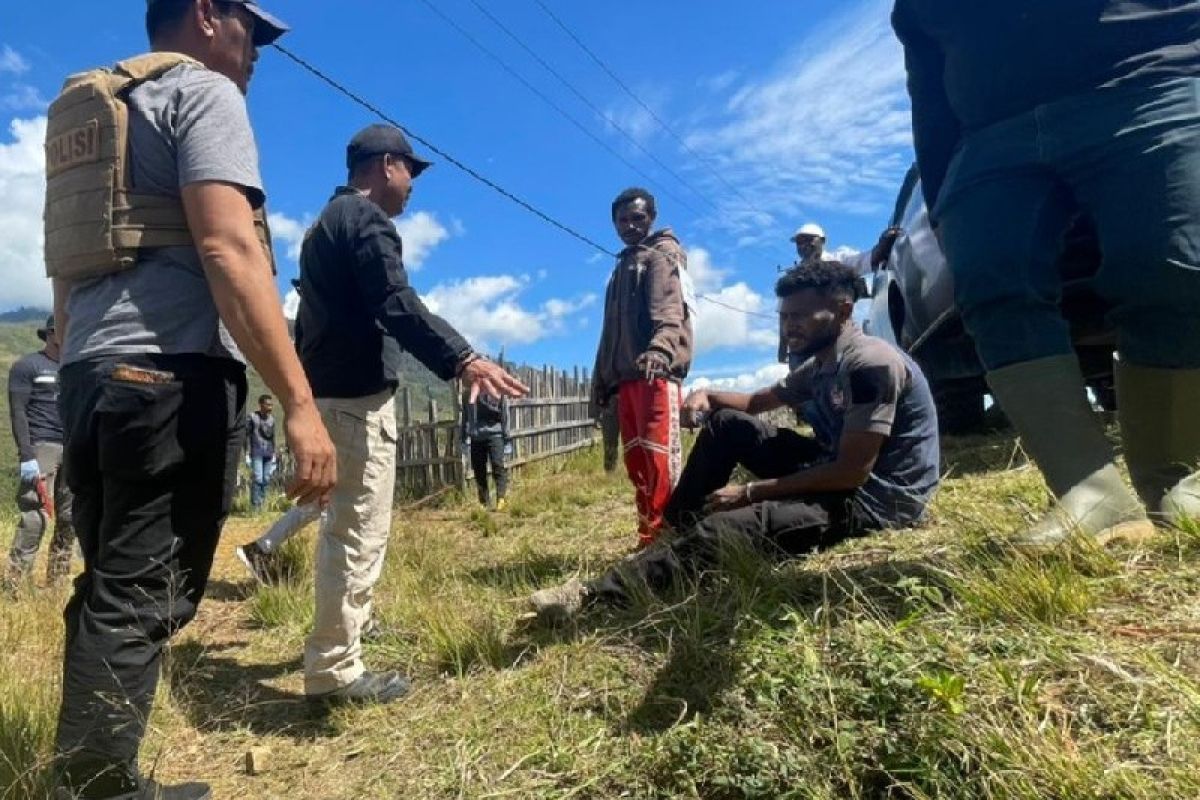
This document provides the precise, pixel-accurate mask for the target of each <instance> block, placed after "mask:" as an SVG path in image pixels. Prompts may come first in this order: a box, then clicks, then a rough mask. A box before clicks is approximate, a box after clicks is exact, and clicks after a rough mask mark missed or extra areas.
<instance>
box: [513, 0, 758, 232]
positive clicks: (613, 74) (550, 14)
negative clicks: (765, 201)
mask: <svg viewBox="0 0 1200 800" xmlns="http://www.w3.org/2000/svg"><path fill="white" fill-rule="evenodd" d="M533 2H534V3H536V4H537V6H538V8H540V9H542V11H544V12H545V13H546V16H548V17H550V19H551V20H553V21H554V24H555V25H557V26H558V27H559V28H560V29H561V30H562V32H563V33H565V34H566V35H567V36H568V37H569V38H570V39H571V41H573V42H575V44H576V45H578V46H579V49H580V50H582V51H583V52H584V53H586V54H587V56H588V57H589V58H590V59H591V60H592V61H593V62H595V64H596V66H598V67H600V69H602V70H603V71H604V72H605V74H606V75H608V77H610V78H612V80H613V82H614V83H616V84H617V86H619V87H621V90H622V91H623V92H625V94H627V95H629V97H630V98H631V99H632V100H633V102H635V103H637V104H638V105H639V106H641V108H642V110H644V111H645V112H646V113H647V114H649V115H650V118H651V119H653V120H654V122H655V123H656V124H657V125H658V127H660V128H662V129H663V130H664V131H665V132H666V133H667V135H669V136H670V137H671V138H672V139H674V140H675V141H676V142H677V143H678V144H679V146H680V147H682V148H683V149H684V150H686V151H687V152H688V153H689V154H690V155H691V156H692V157H693V158H695V159H696V160H697V161H700V162H701V163H703V164H704V165H705V166H707V167H708V168H709V170H711V171H712V173H713V175H714V176H716V178H717V180H719V181H720V182H721V183H722V184H724V186H725V188H726V189H728V190H729V191H731V192H733V194H734V195H736V196H737V197H738V198H739V199H740V200H741V201H742V202H743V203H745V204H746V207H747V208H749V209H750V210H751V211H754V212H755V213H757V214H762V215H763V216H767V217H769V216H770V214H767V212H765V211H763V210H762V209H761V208H758V207H757V206H756V205H754V203H753V202H752V201H751V200H750V198H748V197H746V195H744V194H742V193H741V191H739V190H738V188H737V187H736V186H734V185H733V184H732V183H730V182H729V181H728V180H726V178H725V176H724V175H722V174H721V170H720V168H719V167H718V166H717V165H716V164H714V163H712V162H711V161H710V160H709V159H707V158H705V157H704V156H702V155H700V154H699V153H697V152H696V151H695V150H694V149H693V148H692V147H691V146H690V145H689V144H688V143H687V142H685V141H684V140H683V137H682V136H680V135H679V134H678V133H676V132H675V130H674V129H673V128H671V126H670V125H668V124H667V123H666V122H664V121H663V120H662V118H661V117H659V116H658V114H656V113H655V111H654V109H653V108H651V107H650V106H649V105H647V104H646V103H645V102H644V101H643V100H642V98H640V97H638V96H637V94H636V93H635V92H634V91H633V89H631V88H629V85H628V84H626V83H625V81H623V80H621V77H620V76H619V75H617V73H616V72H615V71H613V69H612V68H611V67H610V66H608V64H607V63H606V62H605V61H604V59H602V58H600V56H598V55H596V53H595V52H594V51H593V50H592V49H591V48H590V47H588V46H587V45H586V44H584V42H583V40H582V39H580V38H579V35H578V34H576V33H575V31H573V30H572V29H571V28H570V26H568V25H567V23H565V22H563V21H562V19H561V18H560V17H559V16H558V15H557V14H555V13H554V12H553V11H551V10H550V8H549V7H548V6H547V5H546V4H545V3H544V2H542V0H533Z"/></svg>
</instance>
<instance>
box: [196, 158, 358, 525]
mask: <svg viewBox="0 0 1200 800" xmlns="http://www.w3.org/2000/svg"><path fill="white" fill-rule="evenodd" d="M181 195H182V198H183V207H184V211H185V212H186V214H187V219H188V228H189V229H190V230H191V232H192V238H193V240H195V242H196V249H197V251H198V252H199V253H200V258H201V261H202V263H203V264H204V273H205V276H206V277H207V278H208V284H209V287H210V289H211V291H212V295H213V301H214V302H215V303H216V306H217V312H218V313H219V314H220V316H221V320H222V322H224V323H225V327H226V328H228V329H229V333H230V335H232V336H233V340H234V341H235V342H237V345H238V347H239V348H240V349H241V351H242V352H243V353H244V354H245V356H246V358H247V359H248V360H249V361H250V363H251V364H253V365H254V368H255V369H257V370H258V372H259V374H260V375H262V378H263V380H264V381H265V382H266V384H267V386H268V388H270V390H271V392H272V393H274V394H275V396H276V397H278V398H279V400H280V403H281V404H282V405H283V408H284V413H285V414H286V416H287V422H286V431H287V439H288V443H289V445H290V446H291V449H292V452H293V454H295V457H296V478H295V484H294V485H293V486H292V487H291V488H290V489H289V494H291V495H292V496H293V497H295V498H296V499H297V500H298V501H299V502H301V503H303V502H310V501H314V500H319V501H321V502H327V501H328V498H329V493H330V491H331V490H332V488H333V485H334V483H335V481H336V479H337V474H336V463H335V461H334V451H333V443H332V442H331V441H330V440H329V434H328V433H327V432H326V431H325V426H324V425H323V424H322V422H321V418H320V415H319V414H318V413H317V408H316V403H315V402H314V401H313V396H312V389H311V388H310V387H309V385H308V380H307V378H305V376H304V370H303V369H302V368H301V366H300V360H299V359H298V358H297V357H296V351H295V350H294V349H293V348H292V343H291V341H290V340H289V339H288V335H287V323H286V322H285V321H284V319H283V308H282V306H281V305H280V302H279V293H278V291H277V289H276V288H275V280H274V276H273V275H272V274H271V268H270V265H269V264H268V263H267V258H266V253H265V252H264V251H263V248H262V244H261V243H260V242H259V240H258V237H257V236H256V235H255V231H254V219H253V215H252V211H251V208H250V201H249V200H248V199H247V198H246V195H245V194H244V193H243V191H242V190H241V189H240V188H238V187H236V186H233V185H231V184H226V183H218V182H213V181H204V182H199V183H193V184H189V185H187V186H184V187H183V189H182V192H181Z"/></svg>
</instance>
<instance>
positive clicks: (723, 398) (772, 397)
mask: <svg viewBox="0 0 1200 800" xmlns="http://www.w3.org/2000/svg"><path fill="white" fill-rule="evenodd" d="M783 404H784V403H783V400H781V399H780V398H779V395H778V394H776V392H775V388H774V387H768V388H766V389H759V390H758V391H757V392H754V393H752V394H748V393H746V392H714V391H711V390H709V389H697V390H695V391H694V392H692V393H691V394H689V395H688V396H687V400H685V401H684V403H683V416H684V424H685V426H692V427H694V426H695V425H697V424H699V419H700V418H701V417H702V416H704V415H705V414H708V413H709V412H712V411H719V410H720V409H722V408H728V409H730V410H732V411H741V412H742V413H744V414H765V413H766V412H768V411H774V410H775V409H777V408H781V407H782V406H783Z"/></svg>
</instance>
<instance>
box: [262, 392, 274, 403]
mask: <svg viewBox="0 0 1200 800" xmlns="http://www.w3.org/2000/svg"><path fill="white" fill-rule="evenodd" d="M273 399H274V398H273V397H271V395H269V394H260V395H259V396H258V402H259V404H261V403H262V402H263V401H264V400H273Z"/></svg>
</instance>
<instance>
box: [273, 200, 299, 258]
mask: <svg viewBox="0 0 1200 800" xmlns="http://www.w3.org/2000/svg"><path fill="white" fill-rule="evenodd" d="M267 222H268V223H270V225H271V238H272V239H274V241H275V250H276V252H279V250H281V249H282V250H283V252H284V254H286V255H287V257H288V258H289V259H291V260H292V261H299V260H300V246H301V245H303V244H304V232H305V231H307V230H308V222H301V221H300V220H297V219H292V218H291V217H289V216H288V215H287V214H281V213H278V212H275V213H272V214H269V215H268V216H267ZM280 245H282V247H280Z"/></svg>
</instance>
